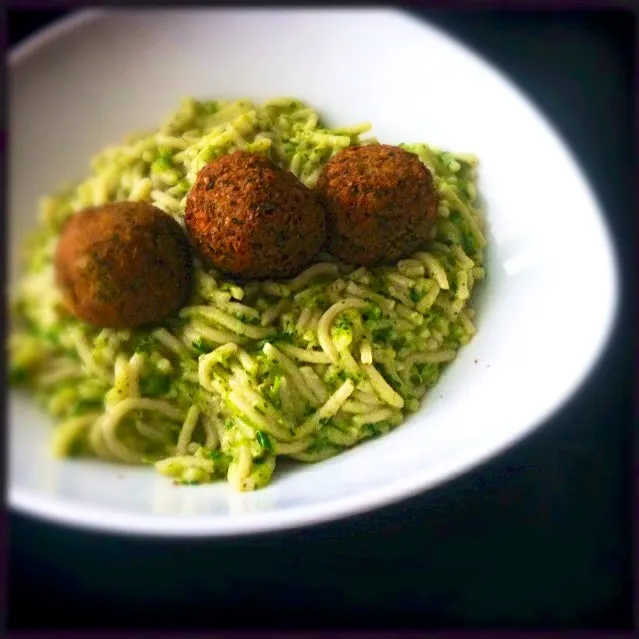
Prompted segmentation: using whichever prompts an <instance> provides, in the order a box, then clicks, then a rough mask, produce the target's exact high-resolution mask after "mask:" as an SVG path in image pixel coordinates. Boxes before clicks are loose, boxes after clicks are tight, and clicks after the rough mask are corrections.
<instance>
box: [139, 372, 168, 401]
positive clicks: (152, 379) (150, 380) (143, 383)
mask: <svg viewBox="0 0 639 639" xmlns="http://www.w3.org/2000/svg"><path fill="white" fill-rule="evenodd" d="M170 388H171V377H170V376H169V375H151V376H149V377H143V378H142V379H140V393H141V394H142V396H143V397H159V396H160V395H165V394H166V393H167V392H168V391H169V389H170Z"/></svg>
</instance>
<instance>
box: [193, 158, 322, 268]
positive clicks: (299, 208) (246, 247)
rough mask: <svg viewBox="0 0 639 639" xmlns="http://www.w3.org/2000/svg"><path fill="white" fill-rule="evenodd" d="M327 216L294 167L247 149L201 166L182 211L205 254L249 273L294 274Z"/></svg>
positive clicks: (316, 245)
mask: <svg viewBox="0 0 639 639" xmlns="http://www.w3.org/2000/svg"><path fill="white" fill-rule="evenodd" d="M325 218H326V214H325V211H324V209H323V207H322V206H321V204H320V202H319V199H318V197H317V195H316V194H315V193H313V191H311V190H310V189H308V188H307V187H306V186H305V185H304V184H302V183H301V182H300V181H299V180H298V179H297V178H296V177H295V176H294V175H293V174H292V173H290V172H288V171H284V170H282V169H281V168H279V167H278V166H277V165H276V164H274V163H273V162H272V161H271V160H270V159H268V158H267V157H264V156H261V155H254V154H251V153H248V152H246V151H236V152H234V153H231V154H229V155H224V156H222V157H221V158H219V159H217V160H214V161H213V162H211V163H210V164H208V165H207V166H205V167H204V168H203V169H202V170H201V171H200V173H199V174H198V176H197V180H196V181H195V184H194V185H193V188H192V189H191V191H190V192H189V194H188V197H187V200H186V213H185V216H184V219H185V222H186V228H187V231H188V234H189V236H190V238H191V241H192V243H193V245H194V246H195V247H196V249H197V251H198V253H199V254H200V256H201V257H202V259H203V260H204V261H205V262H208V263H209V264H210V265H211V266H213V267H214V268H217V269H219V270H220V271H223V272H225V273H228V274H231V275H233V276H236V277H240V278H247V279H248V278H256V279H262V278H280V277H291V276H293V275H295V274H296V273H297V272H298V271H300V270H301V269H302V268H303V267H304V266H306V264H308V262H309V261H310V260H311V259H312V258H313V257H314V256H315V254H316V253H317V252H318V251H319V250H320V248H321V247H322V245H323V243H324V240H325V237H326V219H325Z"/></svg>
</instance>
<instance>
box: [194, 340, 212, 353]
mask: <svg viewBox="0 0 639 639" xmlns="http://www.w3.org/2000/svg"><path fill="white" fill-rule="evenodd" d="M191 346H193V348H194V349H195V350H196V351H197V352H198V353H202V354H204V353H209V352H210V351H211V347H210V346H209V345H208V344H207V342H206V340H205V339H204V338H203V337H198V338H197V339H196V340H195V341H194V342H191Z"/></svg>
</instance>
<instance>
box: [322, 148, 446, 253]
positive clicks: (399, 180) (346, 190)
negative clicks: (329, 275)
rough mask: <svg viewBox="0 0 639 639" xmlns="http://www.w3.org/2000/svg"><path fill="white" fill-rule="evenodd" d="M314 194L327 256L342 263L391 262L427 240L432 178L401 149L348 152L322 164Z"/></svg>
mask: <svg viewBox="0 0 639 639" xmlns="http://www.w3.org/2000/svg"><path fill="white" fill-rule="evenodd" d="M316 188H317V191H318V193H319V194H320V196H321V199H322V202H323V203H324V206H325V208H326V212H327V223H328V237H329V250H330V251H331V253H332V254H333V255H335V256H336V257H339V258H340V259H342V260H344V261H345V262H348V263H351V264H361V265H372V264H377V263H381V262H394V261H396V260H399V259H401V258H403V257H407V256H408V255H410V254H411V253H412V252H413V251H415V250H416V249H417V248H418V247H419V246H420V245H422V244H424V243H425V242H426V241H427V240H428V238H429V234H430V231H431V228H432V225H433V222H434V220H435V217H436V213H437V204H438V195H437V192H436V190H435V187H434V183H433V177H432V175H431V173H430V171H429V170H428V168H427V167H426V166H425V165H424V164H423V163H422V162H421V161H420V160H419V158H418V157H417V156H416V155H414V154H413V153H409V152H408V151H405V150H404V149H401V148H400V147H397V146H390V145H386V144H371V145H366V146H353V147H348V148H346V149H344V150H343V151H340V152H339V153H337V154H336V155H335V156H333V157H332V158H331V159H330V160H329V161H328V162H327V163H326V165H325V167H324V170H323V171H322V174H321V175H320V178H319V180H318V183H317V187H316Z"/></svg>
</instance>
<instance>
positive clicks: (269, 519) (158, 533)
mask: <svg viewBox="0 0 639 639" xmlns="http://www.w3.org/2000/svg"><path fill="white" fill-rule="evenodd" d="M173 10H175V8H174V9H173ZM220 10H221V11H223V12H225V13H239V12H246V11H248V10H249V9H247V8H245V7H224V8H220ZM278 10H279V11H284V12H291V11H294V9H292V8H284V7H282V8H278ZM364 10H365V9H364ZM386 10H387V11H390V12H392V13H395V14H400V15H404V16H407V17H409V18H410V19H411V20H415V21H417V22H421V23H422V24H423V25H425V26H426V27H428V29H430V30H431V31H433V32H435V33H437V35H438V36H440V37H443V38H444V39H446V40H447V41H448V42H450V43H452V44H454V45H455V46H456V47H457V48H459V49H460V50H462V51H463V52H465V53H466V54H468V55H469V56H471V57H473V58H475V59H478V60H479V61H480V62H482V63H483V64H484V66H485V67H486V69H487V70H488V71H490V72H491V73H492V74H493V75H495V76H497V77H498V78H499V79H500V80H501V81H502V82H503V83H504V84H506V85H508V87H509V89H510V90H511V91H512V92H513V93H514V94H516V95H517V97H518V98H520V99H522V100H523V101H524V102H525V103H526V104H528V105H529V107H530V108H531V109H532V110H533V111H534V112H535V115H536V116H537V117H538V118H539V120H540V122H541V123H542V124H543V125H544V126H545V127H546V128H547V129H548V130H549V132H550V133H551V134H552V135H553V136H554V137H555V138H556V139H557V140H558V142H559V143H560V145H561V146H562V147H563V151H564V152H565V153H566V155H567V158H568V160H569V161H570V162H571V163H572V164H573V165H574V166H575V168H576V173H577V177H578V179H579V181H580V182H581V186H582V189H583V190H584V192H585V193H586V194H587V195H588V197H589V198H590V200H591V201H592V202H593V205H594V208H595V209H596V211H597V212H598V213H599V216H600V218H601V223H602V225H603V227H604V236H603V237H602V243H603V245H604V247H605V250H606V251H607V252H608V254H609V259H610V263H611V274H612V287H613V291H612V293H613V294H612V297H611V299H612V303H611V304H610V307H609V309H607V316H606V318H605V321H604V323H603V325H602V327H601V328H600V335H601V336H600V339H599V344H598V345H597V348H596V349H594V350H593V354H592V355H591V357H590V360H589V362H588V363H587V365H585V366H584V367H583V368H582V370H581V371H580V372H579V374H577V375H575V376H574V377H573V379H572V380H571V382H570V384H569V385H568V386H567V390H564V392H563V393H560V394H558V395H557V396H556V397H555V399H554V402H552V403H548V404H547V405H546V406H545V407H544V408H543V410H541V411H539V415H538V416H537V418H536V419H533V420H531V421H530V423H528V424H526V425H525V426H522V427H519V428H518V429H517V430H516V431H515V432H512V433H508V434H507V435H506V436H503V437H502V438H501V440H500V442H499V443H498V444H496V443H495V442H494V441H493V440H489V441H487V442H485V443H483V444H482V445H478V446H476V447H474V448H473V449H472V450H470V451H467V452H466V453H461V454H460V453H457V454H456V455H452V456H450V457H448V458H447V460H446V462H445V463H443V464H441V465H435V466H432V465H431V466H430V467H429V468H427V469H425V470H424V472H422V473H420V474H413V475H411V476H410V477H408V478H406V477H403V478H400V479H398V480H396V481H394V482H392V483H391V484H388V485H386V486H384V487H382V488H374V489H372V490H369V491H365V492H361V493H358V494H357V495H356V496H355V497H349V496H345V497H342V498H340V499H334V500H330V501H328V502H321V503H319V504H314V505H311V506H301V507H295V508H291V509H287V510H280V511H275V512H270V513H255V514H253V513H252V514H250V515H249V516H248V517H234V516H229V515H196V516H184V517H182V516H180V517H175V516H166V515H164V516H155V515H152V516H150V515H131V514H128V513H123V512H120V511H117V510H113V509H109V508H100V507H94V506H84V505H75V504H68V503H65V502H61V501H56V500H54V499H51V498H50V497H47V496H43V495H41V494H37V493H33V492H31V491H29V490H24V489H21V488H19V487H16V486H15V485H11V481H10V480H9V481H8V482H7V483H8V491H7V492H8V504H9V506H10V508H12V509H13V510H14V511H15V512H20V513H23V514H25V515H30V516H34V517H36V518H38V519H42V520H45V521H49V522H54V523H57V524H63V525H66V526H70V527H73V528H78V529H85V530H94V531H99V532H104V533H118V534H126V535H133V536H149V537H224V536H230V535H233V536H240V535H242V536H244V535H255V534H260V533H270V532H274V531H280V530H287V529H292V528H305V527H307V526H312V525H316V524H320V523H325V522H329V521H334V520H338V519H343V518H347V517H351V516H355V515H358V514H363V513H366V512H370V511H372V510H374V509H378V508H382V507H384V506H388V505H390V504H392V503H396V502H400V501H404V500H406V499H408V498H410V497H414V496H415V495H417V494H420V493H425V492H426V491H427V490H430V489H432V488H434V487H435V486H438V485H440V484H444V483H446V482H449V481H451V480H452V479H455V478H456V477H459V476H460V475H462V474H464V473H466V472H468V471H469V470H471V469H473V468H475V467H478V466H480V465H482V464H484V463H485V462H486V461H487V460H489V459H492V458H494V457H497V456H498V455H500V454H502V453H503V452H504V451H505V450H507V449H509V448H511V447H512V446H513V445H514V444H516V443H518V442H520V441H522V440H524V439H525V438H526V437H528V436H529V435H530V434H531V433H532V432H533V431H535V430H537V429H538V428H540V427H542V425H543V424H544V423H546V422H547V421H548V419H549V418H550V417H551V415H553V414H554V412H555V411H556V410H557V409H559V408H561V407H562V406H564V405H565V404H566V403H567V402H568V401H569V400H570V398H571V397H572V396H573V395H574V394H575V392H576V391H577V390H578V389H579V388H581V387H582V386H583V384H584V383H585V382H586V380H587V378H588V377H589V376H590V375H591V373H592V371H593V369H594V368H595V367H596V365H597V364H598V363H599V361H600V360H601V359H602V357H603V355H604V353H605V351H606V350H607V348H608V346H609V344H610V340H611V336H612V333H613V328H614V326H615V325H616V323H617V321H618V318H619V313H620V295H619V292H620V273H619V262H618V255H617V253H616V251H615V250H614V243H613V241H612V234H611V232H610V227H609V224H608V221H607V219H606V216H605V214H604V211H605V208H604V207H603V205H602V202H601V200H600V198H599V197H598V194H597V192H596V191H595V190H594V188H593V186H592V184H591V182H590V180H589V179H588V176H587V174H586V173H585V171H584V169H583V167H582V165H581V162H580V161H579V158H578V157H577V156H576V155H575V154H574V153H573V150H572V148H571V147H570V146H569V144H568V143H567V141H566V139H565V138H564V136H563V135H562V134H561V132H560V131H559V130H557V128H556V127H555V126H554V124H553V122H552V121H551V120H550V119H549V118H548V117H547V116H546V114H545V112H544V111H543V110H542V109H541V108H540V107H538V105H537V103H536V101H534V99H533V98H532V97H529V96H528V95H527V94H526V92H525V91H524V90H522V89H521V88H520V86H519V85H518V84H517V83H516V81H515V80H514V79H512V78H511V77H510V76H509V74H507V73H506V72H504V71H502V69H501V68H500V67H498V66H496V65H495V64H494V63H493V62H492V61H490V60H489V59H487V58H486V57H485V56H484V55H483V54H482V53H481V52H480V51H477V50H475V49H474V47H472V46H470V45H467V44H466V43H465V42H464V41H463V40H461V39H459V38H458V37H457V36H455V35H453V34H450V33H449V32H448V31H447V30H445V29H444V28H440V27H439V26H437V25H436V24H433V23H431V22H430V21H428V19H423V20H422V19H420V18H418V17H416V16H414V15H413V14H412V13H411V12H410V11H409V10H406V9H397V8H387V9H386ZM323 11H325V12H327V13H328V12H332V13H335V12H338V11H339V8H334V7H324V8H323ZM117 12H118V9H115V10H113V9H109V8H91V9H83V10H79V11H74V12H73V13H71V14H70V15H68V16H64V17H61V18H59V19H57V20H55V21H54V22H53V23H51V24H50V25H48V26H46V27H45V28H43V29H41V30H39V31H36V32H35V33H33V34H31V35H30V36H28V37H27V38H25V39H24V40H23V41H22V42H20V43H19V44H18V45H16V46H14V47H12V48H11V50H10V51H9V54H8V56H7V63H8V64H7V66H8V69H9V73H12V72H14V71H15V69H16V67H17V65H18V64H20V63H22V62H23V61H25V60H26V59H28V58H29V56H31V55H33V54H37V53H38V51H40V50H41V49H42V48H43V47H45V46H46V45H47V44H49V43H52V42H55V41H56V40H58V39H60V38H62V37H64V36H65V35H66V34H67V33H70V32H73V31H74V30H76V29H79V28H81V27H82V26H83V25H85V24H88V23H90V22H92V21H96V20H99V19H103V18H105V17H107V16H108V15H109V14H113V13H117ZM10 394H11V391H10V390H9V392H8V396H10ZM7 434H8V433H7Z"/></svg>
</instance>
